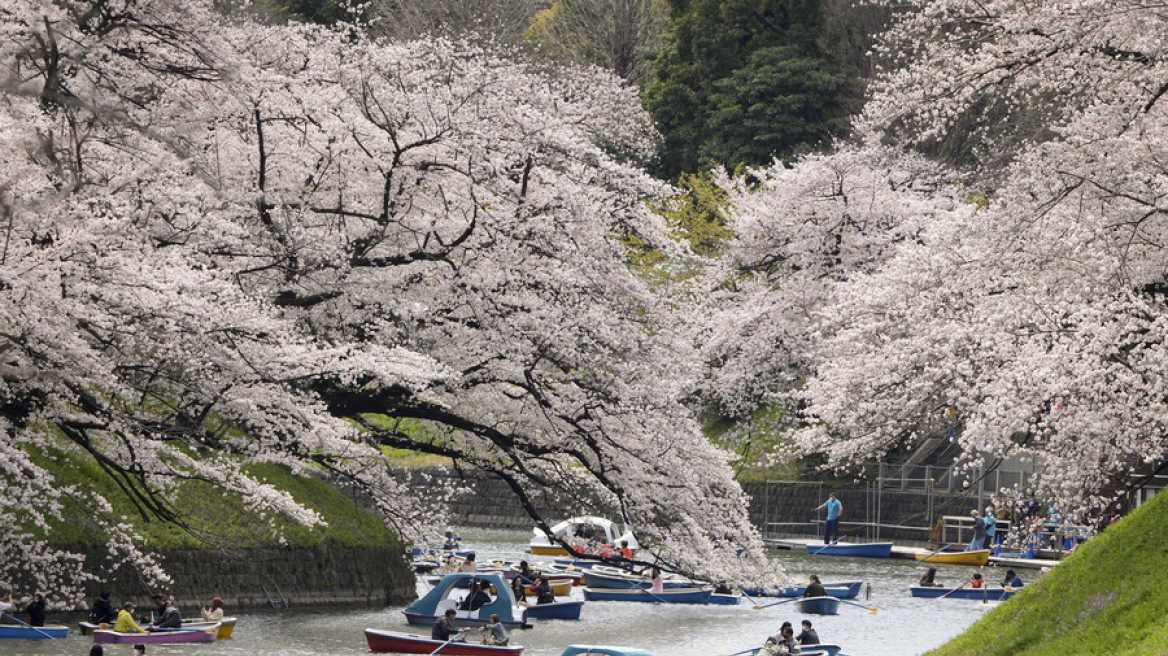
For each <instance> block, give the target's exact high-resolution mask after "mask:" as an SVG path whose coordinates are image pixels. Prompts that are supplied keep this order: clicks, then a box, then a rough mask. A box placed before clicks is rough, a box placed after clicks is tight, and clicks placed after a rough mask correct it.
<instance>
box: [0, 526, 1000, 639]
mask: <svg viewBox="0 0 1168 656" xmlns="http://www.w3.org/2000/svg"><path fill="white" fill-rule="evenodd" d="M461 534H462V536H463V538H464V544H465V545H466V546H468V547H473V548H476V549H477V550H478V551H479V559H480V560H485V559H489V558H490V557H496V556H497V557H502V558H527V559H528V560H531V561H535V560H539V559H538V558H533V557H531V556H529V555H526V554H524V553H523V549H524V547H525V545H526V542H527V538H528V534H527V533H526V532H517V531H502V532H483V531H479V532H476V531H474V530H470V529H466V530H463V531H462V532H461ZM774 557H775V559H776V560H777V561H779V562H780V563H781V564H782V566H783V567H784V568H785V569H786V570H787V571H788V572H789V573H790V574H791V576H792V577H793V578H804V577H806V576H807V575H809V574H819V575H820V577H821V578H822V579H823V580H825V581H831V580H844V579H858V578H859V579H863V580H865V581H866V582H867V583H868V584H869V585H870V590H871V592H870V595H865V594H864V593H862V594H861V596H860V598H859V599H857V600H856V601H857V602H863V603H864V604H866V605H870V606H875V607H876V608H877V609H878V612H876V613H872V612H869V611H866V610H864V609H862V608H856V607H854V606H847V605H845V606H842V607H841V608H840V614H839V615H835V616H812V617H809V618H808V619H811V621H812V622H813V623H814V625H815V628H816V629H817V630H818V631H819V635H820V637H821V638H822V639H823V641H824V642H833V643H838V644H841V645H843V647H844V651H845V652H846V653H848V654H851V655H852V656H912V655H914V654H922V653H924V652H926V651H928V650H929V649H932V648H934V647H937V646H939V645H941V644H942V643H944V642H945V641H947V640H948V639H949V638H951V637H953V636H955V635H957V634H958V633H960V632H961V631H963V630H965V629H966V628H967V627H968V626H969V625H971V624H973V623H974V622H975V621H977V620H978V619H979V618H980V617H982V615H984V614H985V613H986V612H987V611H988V610H990V609H991V608H993V607H994V606H995V605H996V604H994V603H990V604H983V603H981V602H977V601H968V600H957V599H944V600H929V599H916V598H913V597H910V596H909V593H908V588H909V586H911V585H914V584H915V583H916V581H917V580H918V579H919V578H920V575H921V574H922V572H923V569H924V566H923V565H917V564H916V563H915V562H914V561H907V560H895V559H889V560H876V559H864V558H858V559H852V558H834V557H827V556H811V555H808V554H806V553H800V552H786V551H777V552H774ZM973 571H975V570H974V569H973V568H969V567H960V566H938V571H937V581H938V582H941V583H945V584H950V583H954V584H955V583H958V582H960V581H963V580H965V579H967V578H968V577H969V575H970V574H971V573H972V572H973ZM987 578H988V579H990V580H991V581H995V580H997V579H998V578H1000V577H999V576H998V575H997V573H996V572H991V573H989V574H988V575H987ZM865 592H867V591H865ZM573 595H580V591H579V590H576V591H573ZM581 598H582V595H581ZM290 601H291V602H292V603H293V608H291V609H288V610H270V611H269V610H264V611H256V612H244V613H236V615H237V617H239V624H238V626H237V628H236V631H235V637H233V638H232V639H230V640H224V641H221V642H217V643H214V644H209V645H151V646H150V647H149V649H148V651H147V656H330V655H331V656H358V655H364V654H367V653H368V648H367V647H366V644H365V638H364V633H363V631H364V629H365V628H367V627H372V628H379V629H388V630H393V631H404V632H410V633H420V632H427V631H425V629H423V628H422V627H412V628H411V627H408V625H407V624H406V621H405V618H404V616H403V615H402V613H401V608H400V607H395V608H388V609H377V610H371V609H367V608H338V607H320V608H313V607H308V606H296V605H295V600H294V599H293V600H290ZM771 601H773V600H771ZM763 603H767V602H766V601H764V602H763ZM802 619H804V616H801V615H799V614H797V613H795V612H794V610H793V609H792V608H791V606H790V605H779V606H774V607H772V608H766V609H762V610H754V609H753V608H752V607H751V605H750V604H749V603H743V604H741V605H739V606H689V605H665V604H638V603H630V602H589V603H588V604H586V605H585V606H584V612H583V615H582V618H581V619H580V620H578V621H571V620H545V621H542V622H539V623H538V624H537V625H536V627H535V628H533V629H529V630H519V631H516V632H514V633H513V635H512V640H511V643H512V644H521V645H523V646H524V647H525V648H526V649H525V651H524V654H525V656H559V654H560V652H561V651H562V650H563V648H564V646H565V645H568V644H574V643H585V644H586V643H594V644H595V643H605V644H623V645H631V646H636V647H640V648H642V649H647V650H648V651H650V652H652V653H654V654H655V655H656V656H717V655H719V654H730V653H733V652H736V651H739V650H741V649H745V648H747V647H750V646H753V645H757V644H759V643H761V642H762V640H763V639H764V638H765V637H766V636H768V635H771V634H773V633H775V632H776V631H777V630H778V627H779V625H780V624H781V623H782V622H783V621H790V622H791V623H792V624H794V625H795V626H798V625H799V622H800V621H801V620H802ZM533 622H535V621H534V620H533ZM427 633H428V632H427ZM91 644H92V641H91V639H90V638H86V637H81V636H76V635H71V636H70V637H69V638H68V639H66V640H55V641H5V642H3V643H0V654H3V656H86V654H88V651H89V647H90V645H91ZM130 653H131V652H130V648H129V646H124V645H107V646H106V654H107V656H130Z"/></svg>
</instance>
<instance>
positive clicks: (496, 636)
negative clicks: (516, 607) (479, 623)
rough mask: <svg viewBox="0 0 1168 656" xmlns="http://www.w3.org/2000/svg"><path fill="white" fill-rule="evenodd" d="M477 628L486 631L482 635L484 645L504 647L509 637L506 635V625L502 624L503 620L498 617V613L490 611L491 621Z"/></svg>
mask: <svg viewBox="0 0 1168 656" xmlns="http://www.w3.org/2000/svg"><path fill="white" fill-rule="evenodd" d="M479 630H480V631H483V632H484V633H486V635H484V636H483V644H484V645H491V646H493V647H506V646H507V642H508V641H509V640H510V639H511V637H510V636H508V635H507V627H505V626H503V620H502V619H501V618H500V617H499V615H498V613H492V614H491V621H490V622H489V623H488V624H487V625H485V626H483V627H482V628H481V629H479Z"/></svg>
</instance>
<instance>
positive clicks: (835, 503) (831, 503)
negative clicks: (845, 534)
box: [823, 499, 844, 519]
mask: <svg viewBox="0 0 1168 656" xmlns="http://www.w3.org/2000/svg"><path fill="white" fill-rule="evenodd" d="M823 505H824V506H825V507H826V508H827V518H828V519H839V515H840V511H841V510H843V507H844V504H842V503H840V500H839V499H828V500H827V501H824V502H823Z"/></svg>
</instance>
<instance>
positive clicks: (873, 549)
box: [807, 542, 892, 558]
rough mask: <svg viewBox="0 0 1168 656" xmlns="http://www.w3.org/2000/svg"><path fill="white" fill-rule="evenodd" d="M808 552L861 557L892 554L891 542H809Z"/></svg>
mask: <svg viewBox="0 0 1168 656" xmlns="http://www.w3.org/2000/svg"><path fill="white" fill-rule="evenodd" d="M807 553H809V554H812V555H820V556H856V557H859V558H887V557H889V556H891V555H892V543H891V542H865V543H852V542H834V543H832V544H809V545H807Z"/></svg>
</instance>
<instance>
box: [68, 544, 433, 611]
mask: <svg viewBox="0 0 1168 656" xmlns="http://www.w3.org/2000/svg"><path fill="white" fill-rule="evenodd" d="M162 556H163V559H164V560H163V566H164V567H165V568H166V571H167V573H169V574H170V576H171V578H172V579H173V583H172V584H171V585H169V586H168V587H166V588H165V589H157V588H155V589H151V588H148V587H147V586H146V585H145V584H144V583H143V582H142V581H141V580H140V579H138V578H137V577H136V576H135V575H133V574H132V573H130V572H129V571H128V570H127V569H126V568H118V569H116V570H115V571H113V572H112V573H111V574H110V576H109V577H108V578H106V579H105V580H103V581H101V582H95V583H94V584H93V585H92V586H91V590H90V598H91V599H92V598H95V597H96V596H97V594H98V592H99V591H100V590H109V591H110V592H111V593H112V597H111V601H112V602H113V603H114V604H115V606H120V605H121V604H122V603H124V602H126V601H132V602H134V603H135V604H136V605H138V606H139V608H140V609H145V610H146V611H149V608H150V604H149V599H150V596H151V595H152V594H155V593H157V594H165V595H168V596H173V597H174V598H175V601H176V602H177V604H178V608H179V610H180V611H181V612H183V614H184V616H192V615H193V614H194V613H195V611H196V609H197V608H199V607H201V605H202V604H203V603H204V602H206V601H207V600H208V599H210V598H211V597H214V596H218V597H222V598H223V601H224V603H225V605H226V607H227V612H228V614H230V613H231V612H232V611H233V610H234V609H241V608H256V607H265V608H267V607H271V606H272V602H273V601H275V602H276V603H277V604H281V603H283V602H286V603H287V604H288V606H290V607H295V606H310V605H312V606H319V605H353V606H373V607H380V606H386V605H394V604H401V603H406V602H409V601H411V600H413V599H414V598H415V596H416V594H415V580H414V575H413V573H412V572H411V571H410V569H409V566H408V562H407V559H406V554H405V553H404V551H403V549H402V548H401V547H400V546H388V547H379V548H369V547H364V548H353V547H342V546H326V547H320V548H313V549H279V548H271V549H240V550H229V551H215V550H198V551H194V550H189V551H188V550H182V551H173V552H167V553H163V554H162Z"/></svg>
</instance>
